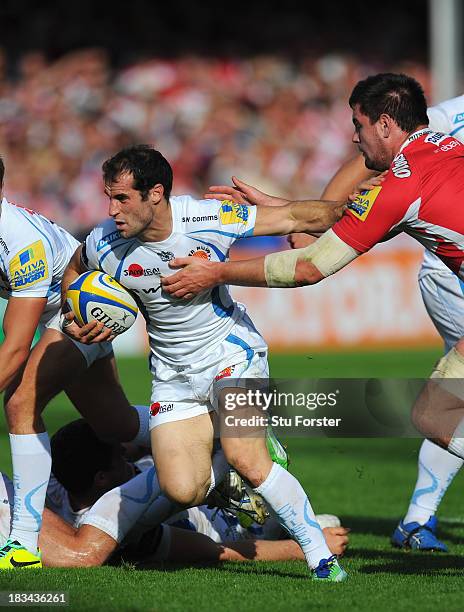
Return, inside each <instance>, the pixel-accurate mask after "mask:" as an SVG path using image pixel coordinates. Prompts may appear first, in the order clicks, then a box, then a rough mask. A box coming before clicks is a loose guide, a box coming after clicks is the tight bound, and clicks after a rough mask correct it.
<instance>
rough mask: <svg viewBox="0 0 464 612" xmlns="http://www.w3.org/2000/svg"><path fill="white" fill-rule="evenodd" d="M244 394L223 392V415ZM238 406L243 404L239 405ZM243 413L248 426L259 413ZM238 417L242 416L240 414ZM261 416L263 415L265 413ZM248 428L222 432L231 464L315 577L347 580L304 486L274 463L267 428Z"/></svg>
mask: <svg viewBox="0 0 464 612" xmlns="http://www.w3.org/2000/svg"><path fill="white" fill-rule="evenodd" d="M240 394H242V391H241V390H240V389H237V388H235V389H234V388H226V389H223V390H222V391H221V394H220V397H219V411H220V414H225V411H223V410H222V406H224V405H225V404H224V401H225V398H226V396H227V402H228V409H229V411H230V408H231V403H232V399H231V398H232V396H233V395H240ZM245 397H246V396H245ZM242 398H243V396H242ZM236 405H237V406H239V405H243V403H242V404H240V403H239V402H237V404H236ZM239 412H240V413H241V415H240V416H242V415H243V417H244V418H245V420H246V422H247V423H250V422H254V421H252V420H249V418H248V417H251V416H253V415H254V414H259V413H258V412H257V411H256V410H255V408H254V407H252V406H247V407H245V410H244V411H242V410H240V411H239ZM229 414H230V412H229ZM236 414H237V416H239V414H238V412H236ZM260 414H261V416H262V412H261V413H260ZM228 422H229V423H230V421H228ZM225 423H226V424H227V421H226V422H225ZM246 429H247V428H246V427H245V428H244V429H242V430H241V431H240V432H239V431H237V430H235V434H234V431H233V430H231V429H229V428H228V427H225V428H222V429H221V445H222V448H223V450H224V454H225V456H226V459H227V461H228V462H229V464H230V465H232V466H233V467H234V468H235V469H236V470H237V472H239V474H240V475H241V476H242V477H243V478H244V479H245V480H247V481H248V482H249V483H250V485H251V486H252V487H253V490H254V491H255V492H256V493H258V494H259V495H261V496H262V497H263V499H264V500H265V502H266V504H267V506H268V508H269V510H270V511H271V512H272V513H273V514H274V516H275V517H276V518H277V520H278V521H279V522H280V524H281V525H282V526H283V527H284V528H285V529H286V530H287V531H288V532H289V533H290V534H291V535H292V537H293V538H294V539H295V540H296V541H297V542H298V544H299V545H300V546H301V549H302V550H303V553H304V555H305V558H306V562H307V563H308V566H309V568H310V569H311V570H312V575H313V577H314V578H317V579H319V578H324V579H328V580H334V581H335V580H336V581H339V580H343V579H344V578H345V577H346V574H345V572H344V571H343V569H342V568H341V567H340V566H339V565H338V563H337V561H336V558H335V557H334V556H333V555H332V553H331V551H330V549H329V547H328V546H327V543H326V541H325V538H324V535H323V532H322V529H321V527H320V525H319V523H318V522H317V520H316V517H315V514H314V512H313V509H312V507H311V504H310V502H309V499H308V496H307V495H306V493H305V491H304V489H303V487H302V486H301V484H300V483H299V482H298V480H297V479H296V478H295V477H294V476H293V475H292V474H290V473H289V472H288V471H286V470H285V469H284V468H283V467H282V466H280V465H278V464H277V463H273V462H272V460H271V457H270V455H269V451H268V448H267V444H266V438H265V428H262V430H261V431H258V430H255V431H253V432H251V431H249V432H247V431H246ZM240 433H241V434H242V435H241V436H240ZM232 436H233V437H232Z"/></svg>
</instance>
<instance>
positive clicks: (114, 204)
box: [105, 172, 155, 238]
mask: <svg viewBox="0 0 464 612" xmlns="http://www.w3.org/2000/svg"><path fill="white" fill-rule="evenodd" d="M133 183H134V179H133V176H132V173H128V172H125V173H123V174H121V175H120V176H119V177H118V178H117V179H116V180H115V181H114V182H113V183H110V184H108V185H105V193H106V195H107V196H108V197H109V199H110V203H109V208H108V214H109V216H110V217H112V218H113V219H114V221H115V223H116V227H117V228H118V230H119V231H120V233H121V236H122V237H123V238H134V237H135V236H138V235H139V234H142V233H143V232H144V231H145V230H146V229H147V228H148V227H149V226H150V224H151V223H152V221H153V218H154V213H155V206H154V205H153V203H152V202H151V199H150V195H148V196H147V199H146V200H142V194H141V193H140V191H137V190H136V189H134V187H133Z"/></svg>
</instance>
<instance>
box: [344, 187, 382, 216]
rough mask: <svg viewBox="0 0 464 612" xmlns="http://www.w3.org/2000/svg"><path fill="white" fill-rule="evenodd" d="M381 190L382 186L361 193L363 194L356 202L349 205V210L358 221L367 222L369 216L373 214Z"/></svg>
mask: <svg viewBox="0 0 464 612" xmlns="http://www.w3.org/2000/svg"><path fill="white" fill-rule="evenodd" d="M381 189H382V186H381V185H379V186H378V187H374V189H371V190H370V191H361V193H360V194H358V196H357V197H356V200H355V201H354V202H351V203H350V204H348V208H349V209H350V210H351V212H352V213H353V215H354V216H355V217H357V218H358V219H361V221H365V220H366V218H367V215H368V214H369V213H370V212H371V209H372V207H373V205H374V202H375V200H376V199H377V196H378V195H379V193H380V191H381Z"/></svg>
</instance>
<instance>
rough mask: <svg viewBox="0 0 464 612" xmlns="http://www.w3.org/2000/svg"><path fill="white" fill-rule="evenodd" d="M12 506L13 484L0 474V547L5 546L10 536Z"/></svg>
mask: <svg viewBox="0 0 464 612" xmlns="http://www.w3.org/2000/svg"><path fill="white" fill-rule="evenodd" d="M13 504H14V489H13V483H12V482H11V480H10V479H9V478H8V476H5V474H3V473H2V472H0V546H3V545H4V544H5V542H6V540H7V538H8V536H9V534H10V526H11V518H12V516H13Z"/></svg>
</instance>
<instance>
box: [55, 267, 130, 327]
mask: <svg viewBox="0 0 464 612" xmlns="http://www.w3.org/2000/svg"><path fill="white" fill-rule="evenodd" d="M66 302H67V304H68V305H69V307H70V308H71V310H72V312H73V313H74V315H75V317H76V320H77V322H78V323H79V325H85V324H86V323H90V322H91V321H101V322H102V323H103V324H104V325H105V327H108V328H109V329H111V330H112V332H113V333H114V334H122V333H123V332H125V331H126V330H128V329H129V327H131V326H132V325H133V324H134V322H135V319H136V318H137V313H138V308H137V304H136V302H135V300H134V298H133V297H132V296H131V294H130V293H129V292H128V291H127V290H126V289H125V288H124V287H123V286H122V285H120V284H119V283H118V281H117V280H115V279H114V278H112V277H111V276H109V275H108V274H105V273H104V272H98V271H95V272H84V274H81V275H80V276H79V277H78V278H76V280H75V281H74V282H73V283H71V284H70V285H69V288H68V291H67V292H66Z"/></svg>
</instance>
